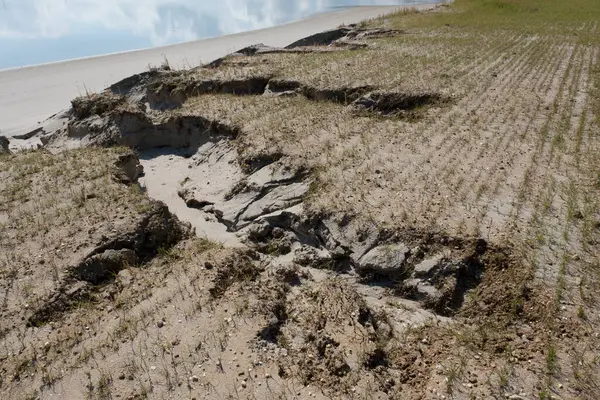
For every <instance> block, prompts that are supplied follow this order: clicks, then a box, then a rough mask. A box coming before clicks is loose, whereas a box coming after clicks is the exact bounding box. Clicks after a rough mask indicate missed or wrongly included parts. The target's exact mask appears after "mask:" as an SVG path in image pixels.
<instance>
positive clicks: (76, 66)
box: [0, 4, 434, 137]
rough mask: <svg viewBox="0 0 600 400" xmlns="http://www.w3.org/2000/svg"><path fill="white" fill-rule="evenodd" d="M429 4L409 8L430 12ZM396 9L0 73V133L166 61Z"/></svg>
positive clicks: (193, 60)
mask: <svg viewBox="0 0 600 400" xmlns="http://www.w3.org/2000/svg"><path fill="white" fill-rule="evenodd" d="M433 6H434V5H431V4H429V5H421V6H411V7H420V8H424V9H425V8H431V7H433ZM399 8H402V7H398V6H379V7H357V8H351V9H347V10H342V11H336V12H331V13H326V14H319V15H316V16H314V17H312V18H309V19H306V20H303V21H298V22H294V23H290V24H287V25H283V26H277V27H273V28H268V29H262V30H257V31H252V32H245V33H239V34H234V35H228V36H222V37H217V38H212V39H205V40H199V41H194V42H189V43H182V44H177V45H172V46H166V47H159V48H153V49H147V50H141V51H134V52H126V53H119V54H111V55H106V56H100V57H93V58H85V59H78V60H72V61H65V62H59V63H52V64H45V65H39V66H33V67H26V68H19V69H9V70H4V71H0V88H1V89H0V132H2V134H3V135H5V136H8V137H12V136H15V135H20V134H23V133H26V132H27V131H29V130H31V129H33V128H35V124H37V123H38V122H41V121H43V120H45V119H46V118H48V117H50V116H51V115H53V114H54V113H56V112H58V111H59V110H61V109H64V108H67V107H68V105H69V101H71V100H72V99H73V98H74V97H77V96H79V95H82V94H85V93H86V91H100V90H102V89H104V88H105V87H107V86H108V85H111V84H113V83H114V82H117V81H119V80H121V79H123V78H126V77H128V76H131V75H133V74H136V73H139V72H142V71H144V70H146V69H147V68H148V65H160V64H161V63H162V62H163V61H164V59H165V57H166V58H167V59H168V60H169V63H170V64H171V66H172V67H174V68H184V67H193V66H197V65H198V64H199V63H201V62H209V61H212V60H214V59H216V58H219V57H222V56H224V55H226V54H229V53H231V52H233V51H236V50H238V49H240V48H243V47H245V46H249V45H252V44H255V43H265V44H268V45H271V46H285V45H288V44H289V43H292V42H294V41H296V40H299V39H301V38H303V37H306V36H308V35H312V34H314V33H318V32H321V31H324V30H327V29H332V28H335V27H337V26H339V25H341V24H350V23H356V22H359V21H361V20H364V19H369V18H374V17H377V16H380V15H382V14H386V13H389V12H393V11H395V10H397V9H399Z"/></svg>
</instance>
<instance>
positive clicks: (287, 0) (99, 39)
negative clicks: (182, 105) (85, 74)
mask: <svg viewBox="0 0 600 400" xmlns="http://www.w3.org/2000/svg"><path fill="white" fill-rule="evenodd" d="M435 2H436V0H0V69H3V68H12V67H19V66H25V65H33V64H40V63H46V62H52V61H60V60H66V59H72V58H79V57H87V56H94V55H100V54H106V53H114V52H121V51H127V50H135V49H142V48H148V47H155V46H161V45H166V44H173V43H179V42H185V41H190V40H196V39H202V38H208V37H216V36H221V35H226V34H231V33H237V32H244V31H249V30H254V29H260V28H266V27H270V26H275V25H280V24H284V23H288V22H293V21H296V20H300V19H303V18H307V17H309V16H311V15H314V14H316V13H322V12H327V11H332V10H335V9H336V8H346V7H352V6H370V5H377V6H382V5H405V4H406V5H410V4H422V3H435Z"/></svg>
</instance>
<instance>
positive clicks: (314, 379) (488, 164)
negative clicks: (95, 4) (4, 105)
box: [0, 0, 600, 400]
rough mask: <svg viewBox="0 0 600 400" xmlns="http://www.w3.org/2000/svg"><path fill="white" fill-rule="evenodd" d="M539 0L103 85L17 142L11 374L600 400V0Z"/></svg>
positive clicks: (2, 199)
mask: <svg viewBox="0 0 600 400" xmlns="http://www.w3.org/2000/svg"><path fill="white" fill-rule="evenodd" d="M576 1H577V2H578V3H577V4H578V5H580V6H581V7H584V5H585V4H586V2H587V1H588V0H576ZM536 2H537V0H527V1H526V2H523V3H519V5H515V4H516V3H512V2H511V4H512V6H514V7H516V10H517V11H514V10H513V9H512V8H510V7H509V8H508V10H507V9H504V10H503V11H502V13H505V14H502V13H500V12H499V11H498V10H495V9H494V8H493V7H496V5H494V4H500V3H494V4H492V3H485V4H484V3H481V2H476V1H474V2H471V1H466V0H465V1H462V2H461V3H460V4H459V5H457V8H455V7H441V8H440V9H436V10H435V11H433V12H426V13H419V12H404V13H397V14H394V15H390V16H387V17H383V18H378V19H375V20H372V21H369V22H365V23H362V24H360V25H357V26H353V27H341V28H338V29H336V30H334V31H330V32H327V33H325V34H320V35H317V36H313V37H309V38H307V39H306V40H304V41H302V42H301V43H299V44H298V45H297V46H292V47H288V48H285V49H282V48H268V47H264V46H257V47H250V48H246V49H242V50H239V52H238V53H237V54H235V55H232V56H230V57H225V58H223V59H221V60H218V62H215V63H214V64H212V65H208V66H206V67H205V68H199V69H194V70H186V71H167V70H161V69H153V70H150V71H146V72H144V73H142V74H139V75H135V76H133V77H131V78H128V79H126V80H124V81H121V82H118V83H114V84H113V85H112V86H111V87H110V88H109V89H108V90H106V91H103V92H101V93H96V94H88V95H84V96H81V97H79V98H77V99H75V101H73V107H72V109H71V110H70V111H69V112H68V113H67V114H65V115H63V116H61V117H60V118H55V119H53V120H51V121H49V122H50V123H52V124H54V125H53V126H54V128H53V129H50V128H44V130H43V131H40V132H37V133H36V137H35V138H36V139H38V140H40V141H42V142H43V143H45V149H43V150H38V151H33V152H23V153H18V154H14V155H10V154H8V155H7V154H3V155H0V178H1V179H0V227H1V228H2V229H3V231H5V232H7V234H6V235H3V236H1V237H0V248H1V249H2V250H3V251H4V252H3V253H0V263H1V264H0V266H1V270H0V271H1V272H2V275H0V283H1V284H2V288H4V293H5V295H4V300H3V301H4V306H3V308H2V318H3V319H4V320H5V321H7V324H5V325H3V330H2V331H1V335H0V339H1V343H2V346H0V368H1V369H2V370H1V372H2V373H1V374H0V377H1V378H0V395H3V396H4V397H8V398H13V397H14V398H27V399H31V398H38V397H39V398H51V397H56V396H63V397H64V396H74V397H75V398H98V399H108V398H127V399H138V398H207V399H214V398H217V399H220V398H223V399H231V398H233V399H235V398H248V399H252V398H273V399H287V398H289V399H295V398H298V399H305V398H307V399H308V398H334V399H338V398H339V399H346V398H351V399H354V398H356V399H363V398H372V399H397V398H406V399H440V398H441V399H443V398H446V399H449V398H456V399H472V398H480V399H489V398H494V399H513V400H519V399H560V398H564V399H566V398H576V399H595V398H597V393H598V392H599V388H600V381H599V380H598V376H600V374H599V371H600V363H599V360H598V357H597V354H598V351H599V350H600V337H599V335H598V326H599V325H600V312H599V311H598V310H599V309H598V304H600V298H599V297H598V291H597V288H598V282H600V269H599V268H598V266H599V265H600V258H599V255H600V248H599V246H600V200H598V199H600V196H599V194H600V192H599V190H600V180H599V179H600V166H599V165H598V163H597V160H598V159H599V157H600V147H599V145H598V143H599V142H598V137H599V135H600V125H599V124H598V122H599V116H600V96H599V95H598V93H600V92H599V90H600V74H599V72H598V65H599V62H600V43H599V42H598V37H597V29H598V22H597V18H595V17H592V16H593V15H596V14H597V15H600V8H599V7H597V5H596V6H595V7H596V8H594V7H593V5H594V4H596V3H593V2H589V3H587V7H588V9H589V10H588V12H587V13H586V15H587V14H590V15H587V17H585V16H582V15H579V14H577V13H573V12H572V10H570V9H569V7H567V9H561V7H562V8H564V7H565V6H564V3H560V2H553V3H552V5H553V6H554V7H558V8H557V10H559V11H560V12H557V14H559V15H560V17H561V18H563V19H562V20H561V24H555V23H549V22H548V21H554V19H553V18H555V16H554V15H552V14H548V13H547V11H546V9H538V8H535V7H534V6H536V5H537V4H538V3H536ZM490 4H492V5H490ZM501 4H504V3H501ZM469 5H470V6H471V7H474V8H472V9H470V8H469V7H468V6H469ZM459 6H460V7H459ZM478 7H482V8H478ZM485 7H492V9H491V10H490V9H487V8H485ZM519 7H525V9H524V10H521V9H520V8H519ZM528 7H532V8H528ZM473 10H475V11H477V13H478V14H477V15H478V16H480V17H481V18H482V20H483V22H485V23H484V24H483V25H480V24H479V21H478V20H475V19H473V15H472V14H470V12H471V13H472V12H473ZM532 10H535V12H534V11H532ZM525 11H527V13H525V14H524V12H525ZM511 13H512V14H511ZM594 13H596V14H594ZM499 15H500V16H501V17H499ZM507 15H508V16H509V17H511V19H509V22H510V23H509V24H506V21H505V20H504V18H507V17H506V16H507ZM524 15H527V16H528V17H527V18H525V17H523V16H524ZM548 15H550V16H548ZM586 18H587V19H586ZM73 147H75V148H76V149H71V148H73ZM128 148H134V149H136V151H137V152H136V153H134V152H132V151H131V150H127V149H128ZM69 149H70V150H69ZM48 151H51V153H50V152H48ZM138 159H139V161H140V163H141V165H143V166H144V176H141V170H140V168H139V166H138V164H137V162H138ZM151 198H153V199H155V200H151ZM156 200H162V201H164V202H165V203H166V204H167V205H168V207H169V210H170V213H169V212H166V209H165V208H164V207H163V206H162V205H161V203H157V202H156ZM65 205H66V206H65ZM171 213H173V214H175V215H176V216H177V218H175V216H174V215H173V214H171ZM73 221H77V223H73ZM186 221H187V222H188V223H187V224H186V223H185V222H186ZM194 229H195V233H196V234H195V235H194V234H193V230H194ZM38 242H41V243H43V246H40V245H38V244H37V243H38Z"/></svg>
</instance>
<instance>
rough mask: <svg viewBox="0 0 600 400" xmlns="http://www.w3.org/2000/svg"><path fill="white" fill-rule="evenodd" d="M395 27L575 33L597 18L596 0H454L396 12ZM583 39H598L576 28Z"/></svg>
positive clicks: (599, 16) (598, 4) (598, 3)
mask: <svg viewBox="0 0 600 400" xmlns="http://www.w3.org/2000/svg"><path fill="white" fill-rule="evenodd" d="M393 19H394V25H395V27H396V28H439V27H448V28H451V29H454V28H462V29H473V30H477V31H478V32H481V33H483V32H486V31H488V30H491V29H509V30H517V31H520V32H523V33H531V34H533V33H552V32H562V33H571V34H575V33H577V32H576V29H577V28H579V27H581V26H582V25H584V24H594V23H596V22H597V21H599V20H600V1H597V0H455V2H454V3H452V4H451V5H450V6H448V9H447V10H445V11H444V12H440V13H433V14H432V13H421V14H419V15H412V14H411V15H406V14H405V13H399V14H396V16H395V18H393ZM577 34H578V35H581V36H583V37H582V39H584V40H592V41H595V42H598V41H600V37H599V36H598V35H594V34H593V32H592V33H590V32H589V31H588V32H587V33H586V32H583V31H582V32H579V33H577Z"/></svg>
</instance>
